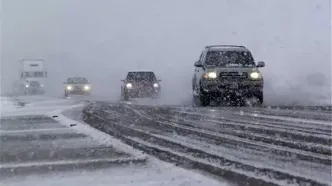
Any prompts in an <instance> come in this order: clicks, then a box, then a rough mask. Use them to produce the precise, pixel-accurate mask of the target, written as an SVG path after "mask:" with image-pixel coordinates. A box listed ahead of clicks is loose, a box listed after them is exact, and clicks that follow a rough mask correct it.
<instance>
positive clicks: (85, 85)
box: [64, 77, 91, 97]
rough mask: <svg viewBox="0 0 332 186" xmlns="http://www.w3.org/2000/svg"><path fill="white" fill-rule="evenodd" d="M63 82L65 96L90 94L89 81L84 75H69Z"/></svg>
mask: <svg viewBox="0 0 332 186" xmlns="http://www.w3.org/2000/svg"><path fill="white" fill-rule="evenodd" d="M64 84H65V97H68V96H69V95H71V94H72V95H90V94H91V83H90V82H89V81H88V80H87V79H86V78H84V77H70V78H68V79H67V81H66V82H64Z"/></svg>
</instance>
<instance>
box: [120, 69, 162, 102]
mask: <svg viewBox="0 0 332 186" xmlns="http://www.w3.org/2000/svg"><path fill="white" fill-rule="evenodd" d="M122 81H123V83H124V84H123V85H122V86H121V96H122V97H123V98H124V100H126V101H127V100H129V99H130V98H159V96H160V92H161V86H160V81H161V80H157V78H156V76H155V74H154V72H152V71H131V72H128V74H127V77H126V79H125V80H122Z"/></svg>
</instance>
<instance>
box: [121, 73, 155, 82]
mask: <svg viewBox="0 0 332 186" xmlns="http://www.w3.org/2000/svg"><path fill="white" fill-rule="evenodd" d="M127 81H156V76H155V75H154V73H153V72H129V73H128V75H127Z"/></svg>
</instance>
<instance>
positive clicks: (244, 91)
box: [201, 81, 263, 96]
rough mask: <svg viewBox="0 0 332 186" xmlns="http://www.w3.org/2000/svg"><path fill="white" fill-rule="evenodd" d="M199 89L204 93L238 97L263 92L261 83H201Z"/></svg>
mask: <svg viewBox="0 0 332 186" xmlns="http://www.w3.org/2000/svg"><path fill="white" fill-rule="evenodd" d="M201 88H202V89H203V91H204V92H205V93H211V94H221V95H229V94H236V95H239V96H242V95H248V94H249V95H250V94H256V93H262V92H263V81H238V82H236V81H229V82H225V81H224V82H221V81H202V82H201Z"/></svg>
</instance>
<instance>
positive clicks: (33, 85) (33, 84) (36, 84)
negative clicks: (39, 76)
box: [30, 81, 40, 87]
mask: <svg viewBox="0 0 332 186" xmlns="http://www.w3.org/2000/svg"><path fill="white" fill-rule="evenodd" d="M30 86H31V87H39V86H40V83H39V82H38V81H30Z"/></svg>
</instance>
